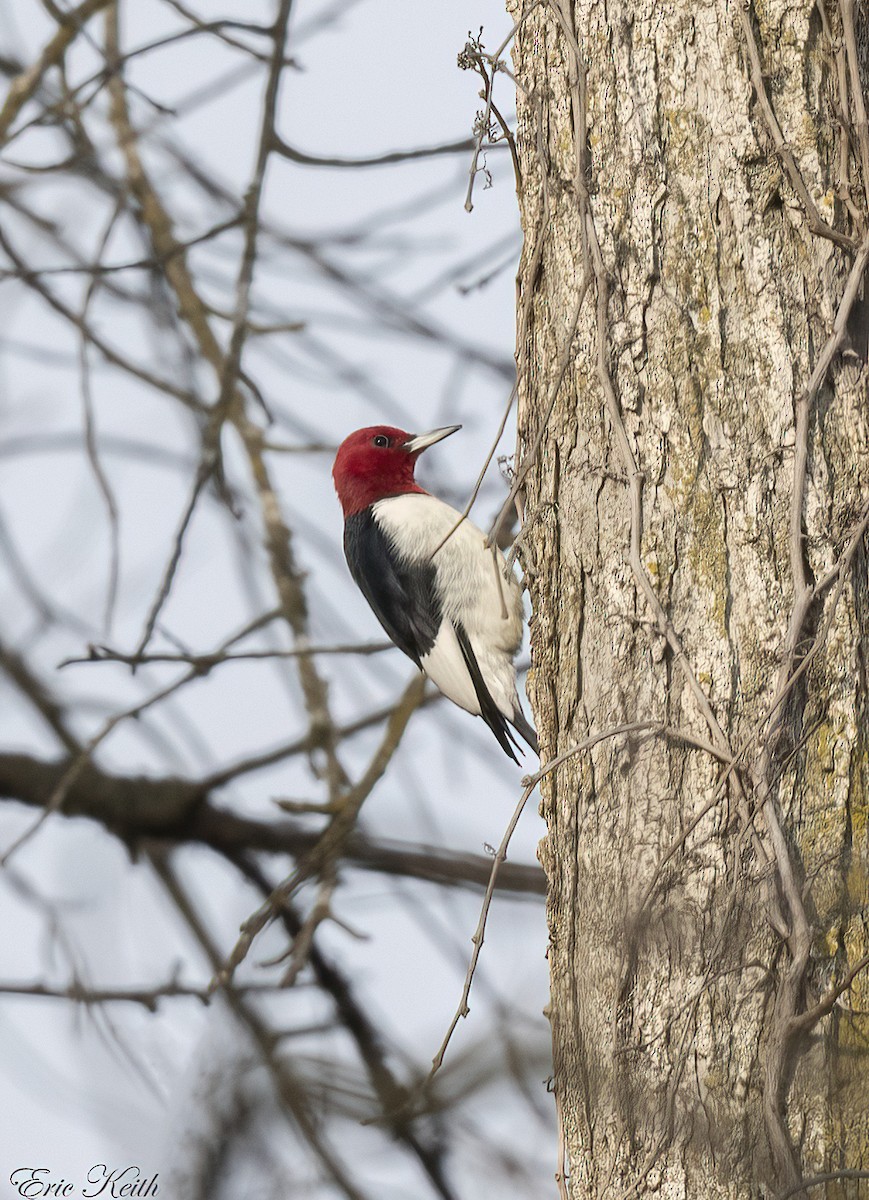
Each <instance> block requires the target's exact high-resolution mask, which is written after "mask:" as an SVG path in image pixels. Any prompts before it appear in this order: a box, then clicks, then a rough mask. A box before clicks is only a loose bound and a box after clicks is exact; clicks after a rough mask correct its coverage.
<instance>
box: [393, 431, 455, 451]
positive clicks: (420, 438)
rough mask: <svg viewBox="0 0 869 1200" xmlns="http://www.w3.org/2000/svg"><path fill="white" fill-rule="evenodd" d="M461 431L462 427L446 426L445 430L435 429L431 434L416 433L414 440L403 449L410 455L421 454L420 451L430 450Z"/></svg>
mask: <svg viewBox="0 0 869 1200" xmlns="http://www.w3.org/2000/svg"><path fill="white" fill-rule="evenodd" d="M459 429H461V425H445V426H444V427H443V429H433V430H432V431H431V433H415V434H414V435H413V437H412V438H408V439H407V441H406V442H405V443H404V446H403V447H402V449H404V450H406V451H407V452H408V454H419V453H420V451H422V450H428V448H429V446H433V445H434V444H435V442H440V441H442V440H443V439H444V438H446V437H449V436H450V434H451V433H456V432H457V431H458V430H459Z"/></svg>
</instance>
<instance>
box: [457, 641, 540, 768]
mask: <svg viewBox="0 0 869 1200" xmlns="http://www.w3.org/2000/svg"><path fill="white" fill-rule="evenodd" d="M455 630H456V637H457V638H458V641H459V646H461V649H462V656H463V658H464V660H465V665H466V666H467V668H468V672H469V673H470V676H471V681H472V682H473V685H474V691H475V692H476V693H477V700H478V701H479V704H480V715H481V716H482V718H483V720H484V721H485V722H486V724H487V725H488V726H489V728H490V729H491V731H492V733H494V735H495V737H496V738H497V739H498V744H499V745H500V747H501V749H502V750H503V751H504V753H505V754H506V755H507V756H508V757H509V758H512V759H513V762H514V763H515V764H516V765H517V767H518V766H520V765H521V764H520V762H519V759H518V758H517V757H516V755H515V753H514V751H513V746H516V747H517V749H518V747H519V743H518V742H517V741H516V739H515V738H514V737H513V732H512V730H511V729H510V726H509V725H508V724H507V718H506V717H505V716H504V714H503V713H502V712H501V710H500V708H498V705H497V704H496V703H495V701H494V700H493V699H492V694H491V692H490V691H489V689H488V688H487V687H486V681H485V679H483V672H482V671H481V670H480V664H479V663H478V662H477V656H476V654H474V647H473V646H472V645H471V639H470V638H469V637H468V635H467V633H466V632H465V630H464V628H463V627H462V626H461V625H460V624H458V622H457V623H456V625H455ZM510 725H512V726H513V728H514V729H515V730H516V731H517V733H519V734H520V735H521V736H522V737H523V738H524V739H525V741H526V742H527V743H528V745H529V746H530V747H531V749H532V750H533V751H534V753H535V754H537V753H538V750H537V734H536V733H535V732H534V730H533V729H532V728H531V726H530V725H529V724H528V722H527V721H526V720H525V714H524V713H523V712H522V709H521V708H520V707H519V701H518V699H517V701H516V704H515V705H514V708H513V717H512V719H511V721H510ZM511 743H512V745H511Z"/></svg>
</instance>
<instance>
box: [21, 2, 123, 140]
mask: <svg viewBox="0 0 869 1200" xmlns="http://www.w3.org/2000/svg"><path fill="white" fill-rule="evenodd" d="M109 2H110V0H82V3H81V4H80V5H79V6H78V8H74V9H72V10H71V11H70V12H68V13H60V14H59V15H58V17H57V22H58V27H57V32H56V33H55V34H54V36H53V37H52V38H51V39H50V40H49V41H48V43H47V44H46V46H45V49H44V50H43V51H42V53H41V54H40V56H39V58H38V59H37V60H36V62H35V63H34V64H33V65H32V66H31V67H28V68H27V70H25V71H22V72H21V74H20V75H18V76H16V78H15V79H13V80H12V83H11V84H10V86H9V91H8V93H7V95H6V100H5V102H4V104H3V108H2V109H0V146H2V145H4V144H5V142H6V141H7V140H8V136H9V129H10V127H11V125H12V122H13V121H14V120H15V118H16V117H17V116H18V114H19V113H20V112H21V109H22V108H23V107H24V105H25V104H26V103H27V101H28V100H30V99H31V98H32V97H33V96H34V95H35V94H36V92H37V90H38V88H39V86H40V84H41V83H42V80H43V77H44V76H45V73H46V71H48V70H49V68H51V67H54V66H57V64H58V63H59V62H60V60H61V59H62V58H63V56H64V54H65V53H66V51H67V48H68V47H69V45H70V43H71V42H72V40H73V39H74V38H75V37H76V35H77V34H78V33H79V32H80V30H81V27H82V25H83V24H84V23H85V21H87V20H89V19H90V18H91V17H92V16H93V15H94V13H97V12H99V11H100V9H102V8H105V7H106V5H107V4H108V3H109Z"/></svg>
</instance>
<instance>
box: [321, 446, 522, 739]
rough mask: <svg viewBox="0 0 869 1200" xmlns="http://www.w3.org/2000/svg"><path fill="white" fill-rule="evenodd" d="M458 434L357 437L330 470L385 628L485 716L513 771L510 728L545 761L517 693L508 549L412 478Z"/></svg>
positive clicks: (353, 553) (515, 611)
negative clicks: (490, 543)
mask: <svg viewBox="0 0 869 1200" xmlns="http://www.w3.org/2000/svg"><path fill="white" fill-rule="evenodd" d="M460 428H461V426H460V425H448V426H447V427H446V428H445V429H433V430H432V431H431V433H420V434H412V433H405V432H404V430H402V429H394V428H393V427H392V426H390V425H375V426H372V427H371V428H369V429H357V431H356V432H355V433H351V434H350V436H349V437H348V438H347V439H346V440H345V441H344V442H342V443H341V446H340V447H339V449H338V454H337V456H336V458H335V465H334V466H333V468H332V478H333V479H334V480H335V490H336V491H337V493H338V499H339V500H340V501H341V507H342V508H343V509H344V554H345V556H346V558H347V565H348V566H349V567H350V574H351V575H352V576H353V578H354V579H355V580H356V583H357V584H358V586H359V588H360V589H361V591H362V594H363V595H364V597H365V599H366V600H367V601H368V603H369V604H370V605H371V608H372V609H373V611H374V615H375V616H376V617H377V619H378V621H379V622H380V624H381V625H382V626H383V628H384V629H385V630H386V632H387V633H388V634H389V636H390V638H392V640H393V642H395V644H396V646H398V648H399V650H403V651H404V653H405V654H406V655H407V656H408V658H412V659H413V661H414V662H415V663H416V665H417V666H418V667H419V668H420V669H421V670H423V671H425V673H426V675H428V677H429V678H430V679H431V680H432V681H433V682H434V683H436V684H437V686H438V687H439V688H440V690H441V691H442V692H443V694H444V695H445V696H446V697H447V698H448V699H450V700H452V701H453V702H454V703H455V704H458V705H459V707H460V708H464V709H465V710H466V711H467V712H469V713H473V714H474V716H478V717H482V718H483V720H484V721H485V722H486V724H487V725H488V726H489V728H490V729H491V730H492V732H493V733H494V735H495V737H496V738H497V739H498V741H499V743H500V744H501V746H502V747H503V748H504V750H505V752H506V753H507V754H509V756H510V757H511V758H512V759H513V760H514V761H515V762H518V761H519V760H518V759H517V758H516V755H515V754H514V753H513V747H512V746H511V744H510V743H511V742H512V743H513V745H514V746H515V745H518V742H516V739H515V738H514V737H513V735H512V732H511V731H510V729H509V727H508V723H509V725H512V726H513V728H514V729H515V730H516V731H517V733H519V734H521V735H522V737H523V738H524V739H525V741H526V742H527V743H528V745H529V746H530V747H531V748H532V750H533V751H534V752H535V754H536V753H537V752H538V751H537V735H536V734H535V732H534V730H533V729H532V728H531V726H530V725H529V724H528V721H527V720H526V719H525V715H524V713H523V712H522V708H521V706H520V704H519V696H518V694H517V692H516V670H515V668H514V666H513V657H514V655H515V654H516V651H517V650H518V649H519V644H520V642H521V641H522V593H521V591H520V589H519V584H518V583H517V582H516V580H515V578H514V577H513V575H512V574H510V573H509V572H507V571H506V569H505V564H504V561H503V557H502V555H501V554H500V551H494V552H493V551H492V550H491V549H489V548H488V547H487V546H486V539H485V537H484V535H483V533H482V532H481V531H480V530H479V529H478V528H477V527H476V525H473V524H472V523H471V522H470V521H468V520H465V521H462V522H461V524H458V522H459V520H460V516H461V514H460V513H459V512H457V511H456V509H454V508H452V507H451V506H450V505H449V504H445V503H444V502H443V500H438V499H437V497H436V496H431V495H429V493H428V492H425V491H423V489H422V488H421V487H420V486H419V484H418V483H417V482H416V480H415V479H414V477H413V472H414V467H415V466H416V460H417V458H418V457H419V455H420V454H421V453H422V451H423V450H427V449H428V447H429V446H433V445H434V444H435V442H439V441H440V440H441V439H442V438H445V437H449V435H450V434H451V433H455V432H456V430H457V429H460Z"/></svg>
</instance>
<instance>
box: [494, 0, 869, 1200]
mask: <svg viewBox="0 0 869 1200" xmlns="http://www.w3.org/2000/svg"><path fill="white" fill-rule="evenodd" d="M509 7H510V13H511V16H512V17H513V18H514V20H516V21H517V22H518V23H519V28H518V29H517V32H516V39H515V44H514V67H515V70H516V74H517V80H518V83H519V98H518V103H519V123H518V132H517V150H518V156H519V163H520V167H521V186H520V206H521V212H522V220H523V226H524V230H525V250H524V253H523V259H522V264H521V268H520V277H519V322H518V349H517V360H518V365H519V396H520V409H519V430H520V434H519V445H520V451H521V453H520V456H519V459H518V463H519V465H518V468H517V469H518V470H519V472H520V473H523V472H527V474H526V475H525V489H526V513H525V529H524V532H523V538H522V555H523V558H524V568H525V572H526V575H527V577H528V580H529V586H530V592H531V599H532V605H533V610H534V618H533V623H532V654H533V661H534V670H533V675H532V680H531V684H530V691H531V695H532V699H533V704H534V710H535V715H536V718H537V726H538V729H539V731H540V736H541V747H542V759H543V761H544V762H545V761H546V760H547V758H550V757H552V756H553V755H555V754H556V753H561V752H565V751H568V750H569V749H570V748H571V747H572V746H574V745H575V744H576V743H578V742H580V741H581V740H582V739H586V738H589V737H590V736H592V735H602V736H601V740H599V741H598V742H597V744H596V745H595V746H594V748H593V749H592V750H591V751H590V752H584V753H577V754H575V755H574V756H572V757H570V758H568V760H567V761H566V762H565V763H564V764H563V765H562V766H560V767H559V768H557V769H556V770H554V771H553V772H552V773H551V774H550V775H549V776H548V777H547V779H546V780H545V781H544V784H543V789H542V790H543V805H542V809H543V813H544V815H545V817H546V820H547V823H548V835H547V837H546V839H545V840H544V842H543V843H542V845H541V859H542V861H543V864H544V866H545V868H546V871H547V873H548V877H549V884H550V893H549V924H550V936H551V945H550V950H549V958H550V966H551V976H552V1001H551V1010H550V1019H551V1024H552V1036H553V1046H554V1062H555V1075H554V1090H555V1094H556V1098H557V1101H558V1106H559V1111H560V1117H561V1121H562V1125H563V1138H564V1147H565V1162H564V1168H563V1169H564V1176H565V1177H564V1178H563V1179H562V1181H561V1188H562V1194H563V1195H569V1196H570V1197H574V1198H576V1197H592V1196H594V1197H598V1196H601V1197H602V1196H607V1197H622V1196H624V1197H628V1196H632V1195H636V1194H639V1193H645V1192H651V1193H654V1192H658V1193H659V1194H660V1195H663V1196H667V1197H690V1198H692V1200H693V1198H696V1200H708V1198H712V1197H724V1196H726V1197H729V1198H730V1200H736V1198H739V1200H741V1198H743V1197H745V1198H747V1197H760V1196H779V1197H783V1196H785V1195H800V1196H808V1195H809V1194H810V1193H809V1190H807V1189H808V1185H811V1189H812V1190H811V1195H812V1196H819V1195H827V1196H830V1197H833V1196H835V1197H854V1196H857V1195H866V1194H867V1191H866V1189H869V1182H867V1179H869V1016H867V1009H869V985H867V970H866V969H864V967H865V963H862V964H861V960H862V959H863V956H864V955H865V954H866V951H867V949H869V935H867V921H866V907H865V906H866V891H867V887H866V884H867V878H869V870H867V866H869V850H867V816H869V800H867V797H869V791H867V787H869V763H867V705H869V692H867V665H869V587H867V566H866V541H865V537H864V533H865V529H866V524H867V515H869V509H867V507H866V503H867V497H869V442H867V407H866V384H867V371H866V368H865V358H866V350H867V343H866V321H865V308H864V301H863V290H864V279H863V277H864V272H865V268H866V264H867V260H869V240H867V228H869V221H867V216H866V214H867V188H869V131H867V125H866V116H865V110H864V107H863V104H864V102H863V92H862V86H861V84H860V79H861V77H862V75H861V72H862V69H863V67H864V65H865V59H866V55H865V45H866V41H865V33H866V30H865V28H864V26H863V17H862V15H861V14H858V15H857V17H856V18H855V14H854V10H853V0H840V2H839V4H838V6H837V5H836V4H835V3H832V2H830V0H828V2H827V4H826V6H825V7H824V10H823V11H821V9H820V8H818V7H815V6H814V5H813V4H811V3H809V2H807V0H796V2H793V0H792V2H791V3H789V4H786V3H783V2H782V0H770V2H769V3H767V2H764V3H762V4H759V3H757V2H756V0H755V2H754V3H752V4H750V5H747V6H746V5H743V4H741V3H739V2H734V3H732V4H728V3H726V2H725V0H712V2H711V3H709V4H704V5H699V6H698V5H696V4H694V3H689V2H688V0H671V3H668V4H666V5H664V4H660V3H657V2H654V3H653V2H652V0H631V3H624V2H620V0H615V2H613V0H608V2H606V3H604V0H579V2H577V3H572V2H571V0H561V2H560V3H559V0H546V2H545V3H542V4H539V5H537V6H536V7H532V6H531V4H530V2H529V0H525V4H524V8H523V6H522V5H521V4H515V3H514V4H512V5H509ZM855 20H856V29H855ZM538 438H539V440H538ZM626 727H627V728H626ZM861 1173H862V1174H863V1175H864V1179H863V1182H861V1181H860V1178H859V1176H860V1175H861ZM826 1174H836V1179H835V1181H833V1182H826V1183H825V1185H824V1186H821V1185H822V1181H821V1180H820V1179H818V1178H817V1177H818V1176H821V1175H826ZM803 1184H805V1185H807V1186H806V1187H804V1186H801V1185H803ZM825 1189H826V1190H825Z"/></svg>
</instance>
